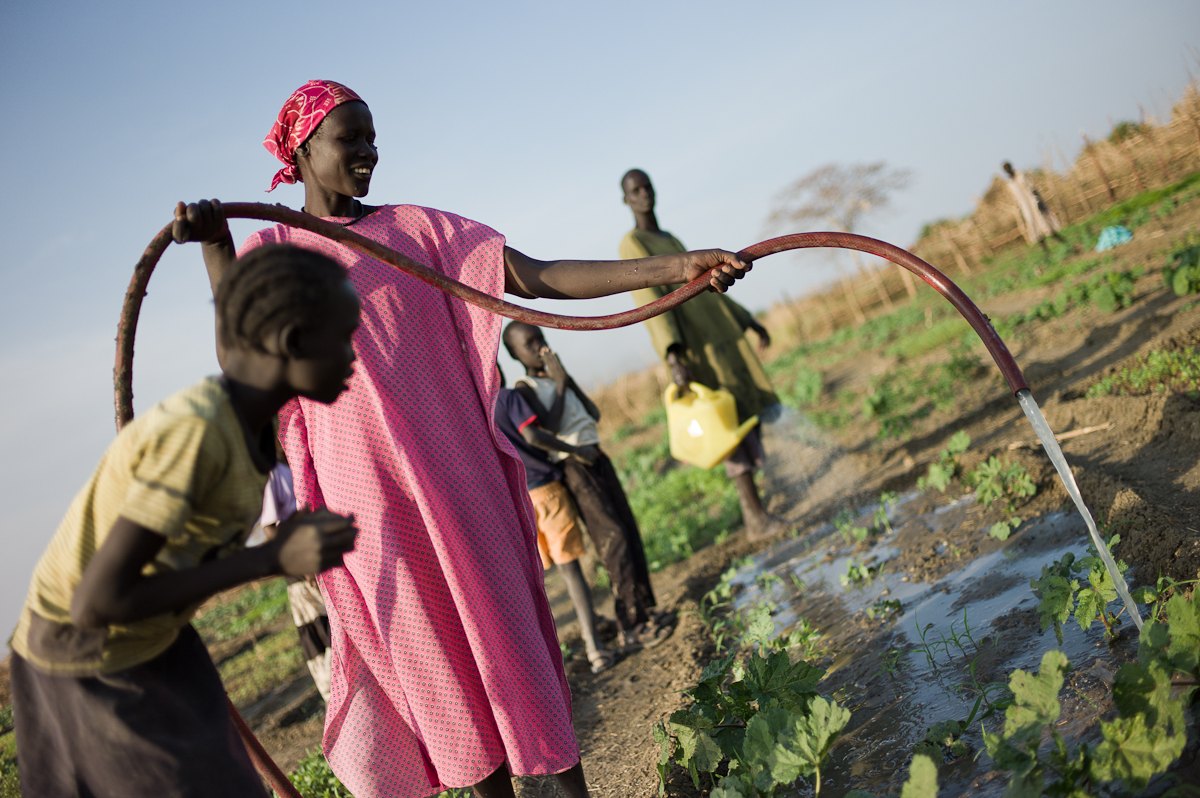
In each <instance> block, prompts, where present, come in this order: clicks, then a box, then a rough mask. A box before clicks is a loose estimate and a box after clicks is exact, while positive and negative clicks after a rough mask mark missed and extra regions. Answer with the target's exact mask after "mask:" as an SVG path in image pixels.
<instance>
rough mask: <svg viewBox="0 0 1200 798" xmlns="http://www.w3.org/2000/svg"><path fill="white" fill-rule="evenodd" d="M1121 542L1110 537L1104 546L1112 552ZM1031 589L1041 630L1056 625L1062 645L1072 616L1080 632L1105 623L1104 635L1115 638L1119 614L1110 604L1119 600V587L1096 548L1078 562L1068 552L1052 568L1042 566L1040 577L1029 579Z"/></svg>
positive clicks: (1120, 568)
mask: <svg viewBox="0 0 1200 798" xmlns="http://www.w3.org/2000/svg"><path fill="white" fill-rule="evenodd" d="M1120 542H1121V536H1120V535H1111V536H1109V538H1108V539H1107V540H1106V541H1105V546H1106V547H1107V548H1108V550H1109V552H1110V553H1111V552H1112V549H1113V547H1114V546H1116V545H1117V544H1118V543H1120ZM1117 570H1118V571H1120V573H1121V575H1122V576H1124V575H1125V572H1126V571H1127V570H1129V566H1128V565H1127V564H1126V563H1125V562H1124V560H1117ZM1081 580H1082V581H1081ZM1081 585H1082V586H1083V587H1082V588H1081ZM1029 586H1030V587H1032V588H1033V593H1034V595H1035V596H1037V597H1038V599H1039V600H1040V601H1039V603H1038V614H1039V616H1040V621H1041V626H1042V631H1043V632H1044V631H1046V630H1047V629H1049V628H1050V627H1052V626H1053V627H1054V636H1055V637H1056V638H1058V644H1059V645H1062V642H1063V624H1065V623H1066V622H1067V620H1068V619H1069V618H1071V616H1072V615H1073V616H1075V622H1076V623H1077V624H1079V628H1080V629H1083V630H1085V631H1086V630H1087V629H1088V628H1089V627H1091V625H1092V623H1093V622H1094V621H1096V620H1099V621H1100V622H1101V623H1103V624H1104V633H1105V636H1106V637H1112V636H1113V634H1114V629H1115V626H1116V622H1117V618H1118V616H1119V615H1120V612H1117V613H1111V612H1108V605H1109V603H1111V602H1113V601H1116V599H1117V588H1116V585H1114V584H1113V580H1112V576H1111V575H1110V574H1109V573H1108V569H1107V568H1105V567H1104V561H1103V560H1101V559H1100V555H1099V553H1098V552H1097V551H1096V549H1095V547H1094V546H1089V547H1088V553H1087V554H1085V555H1084V556H1083V557H1080V558H1079V559H1078V560H1076V559H1075V555H1074V554H1072V553H1071V552H1069V551H1068V552H1067V553H1066V554H1064V555H1063V556H1062V557H1061V558H1059V559H1058V560H1055V561H1054V562H1053V563H1051V564H1050V565H1043V566H1042V573H1041V576H1039V577H1038V578H1037V579H1033V580H1030V583H1029ZM1123 611H1124V610H1123V609H1122V610H1121V612H1123Z"/></svg>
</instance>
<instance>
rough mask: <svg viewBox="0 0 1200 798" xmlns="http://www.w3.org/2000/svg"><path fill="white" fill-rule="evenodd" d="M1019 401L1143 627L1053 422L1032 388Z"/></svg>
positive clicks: (1119, 591)
mask: <svg viewBox="0 0 1200 798" xmlns="http://www.w3.org/2000/svg"><path fill="white" fill-rule="evenodd" d="M1017 401H1018V402H1020V403H1021V409H1022V410H1024V411H1025V418H1027V419H1029V423H1030V424H1031V425H1032V426H1033V431H1034V432H1035V433H1037V436H1038V440H1040V441H1041V442H1042V448H1043V449H1045V450H1046V456H1047V457H1049V458H1050V462H1051V463H1054V470H1055V471H1057V472H1058V478H1059V479H1061V480H1062V483H1063V487H1065V488H1066V489H1067V495H1069V496H1070V497H1071V501H1073V502H1075V506H1076V507H1078V508H1079V514H1080V515H1082V516H1083V522H1084V523H1085V524H1087V528H1088V533H1089V534H1090V535H1091V536H1092V544H1093V545H1094V546H1095V547H1096V551H1098V552H1099V553H1100V559H1101V560H1103V561H1104V567H1105V568H1107V569H1108V574H1109V576H1111V577H1112V580H1113V584H1114V585H1115V586H1116V588H1117V595H1119V596H1120V597H1121V601H1123V602H1125V609H1127V610H1129V617H1131V618H1133V624H1134V626H1136V627H1137V628H1138V630H1139V631H1140V630H1141V628H1142V615H1141V612H1139V611H1138V607H1137V604H1136V603H1134V601H1133V596H1131V595H1129V586H1128V585H1126V584H1125V577H1124V576H1122V575H1121V572H1120V571H1119V570H1117V563H1116V561H1115V560H1113V556H1112V555H1111V554H1109V552H1108V546H1105V545H1104V540H1103V539H1102V538H1101V537H1100V530H1098V529H1097V528H1096V521H1095V519H1093V518H1092V514H1091V513H1090V512H1089V511H1088V508H1087V505H1086V504H1084V503H1083V496H1082V495H1081V494H1080V492H1079V485H1078V483H1076V482H1075V476H1074V475H1073V474H1072V473H1071V469H1070V468H1069V467H1068V466H1067V458H1066V457H1065V456H1063V451H1062V447H1060V446H1059V445H1058V439H1057V438H1055V437H1054V433H1053V432H1052V431H1051V429H1050V425H1049V424H1048V423H1046V417H1045V416H1043V415H1042V410H1041V408H1039V407H1038V404H1037V402H1035V401H1033V394H1031V393H1030V392H1029V389H1028V388H1026V389H1024V390H1021V391H1017Z"/></svg>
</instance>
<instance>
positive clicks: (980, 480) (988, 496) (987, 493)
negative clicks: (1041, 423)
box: [963, 457, 1037, 528]
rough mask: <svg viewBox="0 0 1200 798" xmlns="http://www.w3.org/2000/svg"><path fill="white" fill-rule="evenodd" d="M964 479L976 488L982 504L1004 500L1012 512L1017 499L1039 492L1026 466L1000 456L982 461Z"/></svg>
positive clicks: (976, 493)
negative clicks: (1006, 460) (1002, 459)
mask: <svg viewBox="0 0 1200 798" xmlns="http://www.w3.org/2000/svg"><path fill="white" fill-rule="evenodd" d="M963 481H964V482H966V483H967V484H968V485H970V486H971V487H973V488H975V495H976V496H977V497H978V498H979V502H980V503H981V504H984V505H991V504H993V503H995V502H997V501H1003V502H1004V503H1005V509H1007V510H1008V512H1010V513H1011V512H1012V511H1013V510H1014V509H1016V500H1017V499H1027V498H1029V497H1031V496H1033V495H1034V494H1036V493H1037V485H1035V484H1034V482H1033V478H1032V477H1030V476H1029V474H1028V473H1027V472H1026V471H1025V467H1024V466H1022V465H1021V464H1020V463H1011V462H1009V463H1006V462H1003V461H1001V460H1000V458H999V457H990V458H988V459H987V461H986V462H983V463H980V464H979V466H978V467H977V468H976V469H975V470H974V471H972V472H971V473H969V474H967V475H966V477H965V478H964V479H963ZM1014 528H1015V527H1014Z"/></svg>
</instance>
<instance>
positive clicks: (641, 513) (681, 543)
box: [616, 426, 741, 571]
mask: <svg viewBox="0 0 1200 798" xmlns="http://www.w3.org/2000/svg"><path fill="white" fill-rule="evenodd" d="M616 465H617V470H618V471H619V472H620V474H621V481H622V482H623V483H624V485H625V489H626V492H627V493H628V496H629V506H630V508H631V509H632V510H633V513H634V515H635V516H637V519H638V525H639V527H640V528H641V532H642V540H643V542H644V544H645V548H646V560H647V562H648V563H649V566H650V570H651V571H658V570H660V569H662V568H664V567H666V566H667V565H670V564H671V563H673V562H678V561H679V560H682V559H685V558H687V557H690V556H691V555H692V554H694V553H695V552H696V550H697V549H699V548H702V547H704V546H707V545H708V544H710V543H713V542H714V541H717V540H719V539H723V536H724V535H727V534H728V532H729V530H731V529H733V528H735V527H736V526H737V524H738V519H739V518H740V517H741V511H740V509H739V505H738V500H737V490H736V489H735V488H734V486H733V483H732V482H731V481H730V480H728V479H726V478H725V475H724V474H720V473H718V471H717V470H705V469H702V468H676V467H675V465H677V464H676V463H675V462H674V461H673V460H672V459H671V456H670V451H669V444H668V441H667V434H666V429H665V426H664V428H663V431H662V434H661V437H660V438H659V439H658V441H656V442H655V443H653V444H649V445H646V446H642V447H639V448H637V449H634V450H632V451H628V452H626V453H625V454H624V455H622V456H621V457H620V458H618V461H617V464H616Z"/></svg>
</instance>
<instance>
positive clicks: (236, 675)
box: [219, 580, 304, 707]
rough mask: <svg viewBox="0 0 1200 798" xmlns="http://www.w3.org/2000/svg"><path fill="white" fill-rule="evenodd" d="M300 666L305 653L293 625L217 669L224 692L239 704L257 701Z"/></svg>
mask: <svg viewBox="0 0 1200 798" xmlns="http://www.w3.org/2000/svg"><path fill="white" fill-rule="evenodd" d="M281 581H282V580H281ZM303 669H304V654H303V653H302V652H301V650H300V643H299V641H298V640H297V639H296V630H295V629H292V628H288V629H284V630H282V631H280V632H276V633H275V634H273V635H270V636H268V637H264V638H263V639H261V640H258V641H256V642H255V643H254V645H253V646H251V647H250V648H248V649H247V650H246V651H243V652H242V653H241V654H238V655H237V656H236V657H231V658H229V659H227V660H225V661H224V662H222V663H221V665H220V668H219V670H220V671H221V681H222V682H223V683H224V684H225V691H226V692H227V693H229V697H230V699H232V700H233V703H235V704H237V705H238V706H239V707H241V706H245V705H247V704H250V703H252V702H254V701H256V700H258V699H259V698H261V697H262V696H264V695H266V693H267V692H268V691H270V690H271V688H273V687H275V686H277V685H279V684H280V683H281V682H284V681H286V680H287V679H289V678H291V677H292V676H294V675H295V674H297V673H300V672H301V671H302V670H303Z"/></svg>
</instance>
